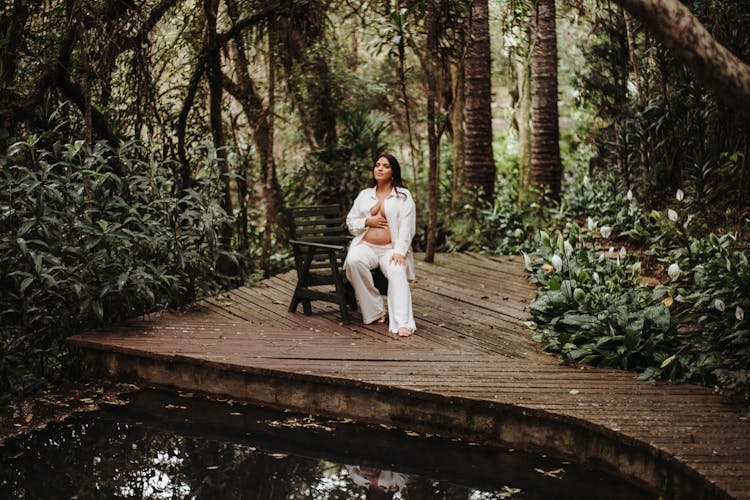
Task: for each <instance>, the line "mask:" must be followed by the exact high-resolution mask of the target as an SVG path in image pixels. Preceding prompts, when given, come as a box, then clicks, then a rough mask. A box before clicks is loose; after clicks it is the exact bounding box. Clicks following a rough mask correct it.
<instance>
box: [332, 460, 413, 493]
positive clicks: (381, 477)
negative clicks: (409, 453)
mask: <svg viewBox="0 0 750 500" xmlns="http://www.w3.org/2000/svg"><path fill="white" fill-rule="evenodd" d="M346 470H347V472H349V477H350V478H351V480H352V482H353V483H354V484H356V485H357V486H359V487H360V488H361V489H362V490H363V492H364V493H365V498H367V499H368V500H369V499H373V500H384V499H391V498H401V495H400V494H399V493H401V492H402V491H403V490H405V489H406V483H407V481H408V480H409V476H408V475H406V474H402V473H400V472H394V471H391V470H383V469H379V468H377V467H367V466H360V465H347V466H346ZM396 494H399V495H398V496H396Z"/></svg>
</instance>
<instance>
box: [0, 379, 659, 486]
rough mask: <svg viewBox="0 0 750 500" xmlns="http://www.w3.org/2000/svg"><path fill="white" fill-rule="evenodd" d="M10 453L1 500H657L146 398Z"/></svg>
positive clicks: (343, 425)
mask: <svg viewBox="0 0 750 500" xmlns="http://www.w3.org/2000/svg"><path fill="white" fill-rule="evenodd" d="M123 403H124V404H111V405H102V407H101V410H100V411H97V412H93V413H86V414H79V415H77V416H75V417H71V418H69V419H68V420H66V421H64V422H62V423H58V424H54V425H50V426H48V427H47V428H46V429H44V430H41V431H37V432H34V433H31V434H29V435H26V436H23V437H21V438H18V439H15V440H12V441H10V442H8V443H6V445H5V446H3V447H0V463H2V466H0V498H35V499H36V498H44V499H54V498H80V499H84V498H86V499H88V498H198V499H214V498H215V499H228V498H242V499H244V498H247V499H258V500H275V499H300V500H302V499H306V500H307V499H336V500H338V499H450V500H454V499H462V500H464V499H465V500H469V499H471V500H474V499H476V500H479V499H482V500H484V499H501V498H514V499H547V498H555V499H557V498H575V499H580V498H607V500H614V499H618V498H623V499H625V498H627V499H639V498H654V497H655V495H654V494H653V493H650V492H648V491H646V490H643V489H640V488H638V487H636V486H634V485H632V484H630V483H627V482H625V481H624V480H622V479H620V478H618V477H616V476H614V475H611V474H605V473H603V472H601V471H596V470H592V469H589V468H586V467H582V466H579V465H574V464H570V463H566V462H563V461H560V460H555V459H552V458H549V457H545V456H539V455H533V454H528V453H523V452H521V451H518V450H508V449H506V448H497V447H491V446H481V445H477V444H475V443H467V442H462V441H457V440H450V439H445V438H441V437H439V436H431V435H421V434H417V433H414V432H408V431H406V432H405V431H401V430H397V429H392V428H385V427H379V426H367V425H362V424H357V423H355V422H352V421H349V420H326V419H320V418H313V417H310V416H306V415H300V414H296V413H288V412H279V411H275V410H269V409H265V408H258V407H252V406H247V405H241V404H237V403H234V402H232V401H224V402H216V401H207V400H204V399H200V398H195V397H192V396H190V395H183V396H182V397H178V396H174V395H171V394H169V393H162V392H156V391H140V392H138V393H135V394H132V395H130V396H129V397H128V401H126V402H123Z"/></svg>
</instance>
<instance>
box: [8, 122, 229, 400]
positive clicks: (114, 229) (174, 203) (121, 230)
mask: <svg viewBox="0 0 750 500" xmlns="http://www.w3.org/2000/svg"><path fill="white" fill-rule="evenodd" d="M50 149H51V150H45V149H41V148H40V146H39V144H38V140H37V138H36V137H31V138H30V139H29V140H28V141H26V142H23V143H17V144H14V145H13V146H12V147H10V148H9V150H8V152H7V154H6V156H5V157H3V158H2V167H1V168H0V289H1V290H2V294H1V295H0V325H2V326H0V354H1V355H2V361H0V389H1V390H2V392H3V393H4V394H9V393H13V392H15V393H21V392H25V391H28V390H32V389H34V388H36V387H39V386H40V385H44V384H45V383H48V382H50V381H53V380H55V379H57V378H58V377H59V376H60V375H61V374H62V373H63V372H64V371H65V370H74V369H75V366H74V364H73V363H72V358H71V357H70V352H69V351H68V350H67V349H66V348H65V347H64V344H63V340H64V338H65V337H66V336H68V335H69V334H71V333H72V332H75V331H77V330H79V329H81V328H85V327H91V326H95V325H102V324H106V323H110V322H113V321H119V320H122V319H125V318H129V317H133V316H136V315H139V314H143V313H147V312H149V311H154V310H159V309H164V308H166V307H180V306H183V305H185V304H187V303H189V302H192V301H194V300H195V298H196V297H198V296H199V295H203V294H209V293H212V292H213V291H215V290H217V289H218V288H219V286H220V285H221V283H222V281H221V277H217V276H216V275H215V273H214V263H215V261H216V259H217V258H218V257H219V256H220V255H225V256H226V255H227V252H223V251H222V250H221V248H220V247H219V245H218V231H219V228H220V227H221V225H222V224H223V223H225V222H227V221H228V217H227V215H226V214H225V213H224V212H223V211H222V209H221V208H220V206H219V204H218V202H217V201H216V200H218V197H216V198H213V197H212V196H211V189H209V187H210V185H212V184H215V182H216V179H215V178H206V179H204V180H203V181H201V182H203V184H204V186H203V189H202V190H197V189H196V190H191V191H188V192H186V193H183V194H181V195H180V196H179V197H176V196H173V195H172V194H171V193H170V189H171V183H170V181H169V179H170V177H171V172H170V171H169V169H168V168H167V165H165V164H164V163H158V162H155V161H149V160H146V159H144V158H143V151H142V149H141V148H140V147H139V146H138V145H137V144H134V143H127V144H123V145H121V146H120V148H119V149H118V150H117V151H114V150H112V149H111V148H110V147H109V146H107V145H106V144H105V143H97V144H95V145H94V146H92V147H89V146H87V145H85V144H84V142H83V141H77V142H74V143H71V144H60V143H55V145H54V147H53V148H50ZM115 171H117V172H118V173H115ZM229 256H230V257H231V255H229Z"/></svg>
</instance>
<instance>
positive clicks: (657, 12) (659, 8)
mask: <svg viewBox="0 0 750 500" xmlns="http://www.w3.org/2000/svg"><path fill="white" fill-rule="evenodd" d="M615 2H616V3H618V4H619V5H620V6H622V7H623V8H624V9H626V10H627V11H628V12H630V13H631V14H632V15H633V16H634V17H636V18H637V19H639V20H640V21H641V22H642V23H643V24H645V25H646V26H647V27H648V28H649V30H650V31H651V32H652V33H653V34H654V35H655V36H656V37H657V38H658V39H659V40H660V41H661V42H662V43H663V44H664V45H665V46H666V47H667V48H669V49H671V50H672V52H673V53H674V55H675V56H676V57H677V58H678V59H679V60H680V61H682V62H683V63H684V64H685V65H686V66H687V67H688V68H690V70H691V71H692V72H693V73H694V74H695V76H696V77H697V78H698V79H699V80H700V81H702V82H703V83H704V84H706V85H707V86H708V87H710V88H711V89H713V90H714V92H715V93H716V95H717V97H718V98H719V99H721V100H723V101H725V102H726V103H727V104H729V105H734V106H737V107H739V108H740V109H741V110H743V111H744V112H745V113H750V66H748V65H747V64H745V63H744V62H743V61H741V60H740V59H739V58H738V57H737V56H735V55H734V54H733V53H732V52H731V51H729V49H727V48H726V47H724V46H723V45H721V44H720V43H719V42H718V41H716V39H715V38H714V37H713V36H711V33H709V31H708V30H707V29H706V28H705V26H703V25H702V24H701V22H700V21H699V20H698V19H697V18H696V17H695V16H694V15H693V14H692V13H691V12H690V10H689V9H688V8H687V7H685V6H684V5H683V4H682V3H681V2H679V1H678V0H615Z"/></svg>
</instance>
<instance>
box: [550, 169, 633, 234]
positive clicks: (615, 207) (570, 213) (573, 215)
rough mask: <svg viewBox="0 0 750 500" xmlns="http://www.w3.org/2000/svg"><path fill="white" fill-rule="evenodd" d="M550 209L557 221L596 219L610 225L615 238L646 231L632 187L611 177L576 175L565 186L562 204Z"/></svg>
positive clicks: (600, 224)
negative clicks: (592, 177) (625, 186)
mask: <svg viewBox="0 0 750 500" xmlns="http://www.w3.org/2000/svg"><path fill="white" fill-rule="evenodd" d="M550 212H551V214H550V215H551V217H552V219H553V220H556V221H558V222H564V221H568V220H584V219H587V218H589V217H591V218H594V219H596V221H597V223H598V225H599V226H608V227H610V228H611V229H612V234H613V235H614V236H615V237H619V236H630V237H631V238H632V237H636V238H637V237H638V236H639V235H643V234H644V232H645V228H644V224H646V222H647V217H646V215H645V214H644V213H643V211H642V209H641V208H640V205H639V204H638V202H637V200H636V198H635V195H634V194H633V192H632V190H623V189H622V188H620V187H618V185H617V183H616V182H615V181H614V179H612V178H609V177H605V178H598V179H594V180H591V179H589V177H588V176H587V175H576V176H574V177H573V178H572V182H569V183H567V184H566V186H565V190H564V191H563V193H562V199H561V200H560V205H559V206H558V207H553V208H551V210H550Z"/></svg>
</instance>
